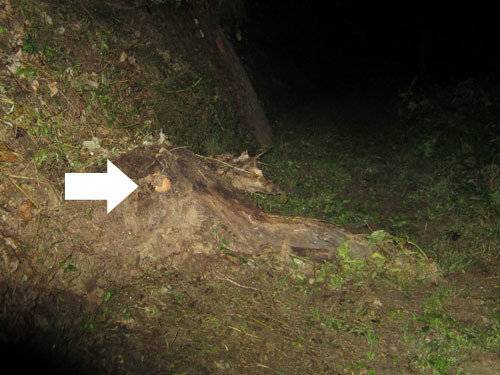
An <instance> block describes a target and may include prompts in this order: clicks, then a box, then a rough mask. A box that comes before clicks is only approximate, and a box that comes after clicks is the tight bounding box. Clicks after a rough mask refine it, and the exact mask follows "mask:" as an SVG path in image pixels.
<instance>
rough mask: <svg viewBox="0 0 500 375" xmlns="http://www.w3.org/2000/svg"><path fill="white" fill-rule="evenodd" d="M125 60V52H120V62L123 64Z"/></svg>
mask: <svg viewBox="0 0 500 375" xmlns="http://www.w3.org/2000/svg"><path fill="white" fill-rule="evenodd" d="M125 60H127V54H126V53H125V52H122V54H121V55H120V62H121V63H122V62H125Z"/></svg>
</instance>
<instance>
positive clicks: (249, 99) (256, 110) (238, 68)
mask: <svg viewBox="0 0 500 375" xmlns="http://www.w3.org/2000/svg"><path fill="white" fill-rule="evenodd" d="M215 42H216V44H217V48H218V50H219V53H220V57H221V60H222V61H223V62H224V64H225V65H226V66H227V70H228V72H230V76H231V81H232V84H233V89H234V95H235V100H236V104H237V107H238V112H239V116H240V119H241V121H242V122H243V125H244V126H245V127H246V128H248V129H252V130H253V134H254V136H255V139H256V140H257V142H258V143H259V146H260V147H261V148H263V149H265V148H268V147H269V146H271V142H272V131H271V127H270V125H269V122H268V121H267V117H266V114H265V113H264V111H263V110H262V106H261V105H260V103H259V100H258V98H257V94H256V93H255V90H254V88H253V85H252V83H251V82H250V79H249V78H248V75H247V73H246V71H245V69H244V68H243V66H242V65H241V62H240V60H239V59H238V56H237V55H236V53H235V51H234V49H233V47H232V45H231V43H230V42H229V40H227V38H226V36H225V35H224V32H223V31H222V30H221V29H220V28H217V29H216V30H215Z"/></svg>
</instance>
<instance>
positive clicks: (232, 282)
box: [216, 271, 263, 292]
mask: <svg viewBox="0 0 500 375" xmlns="http://www.w3.org/2000/svg"><path fill="white" fill-rule="evenodd" d="M216 273H217V274H219V275H220V276H222V277H217V278H218V279H219V280H225V281H228V282H230V283H231V284H234V285H236V286H239V287H240V288H243V289H251V290H256V291H258V292H263V290H261V289H257V288H254V287H253V286H245V285H241V284H238V283H237V282H236V281H234V280H231V279H230V278H229V277H227V276H225V275H223V274H222V273H220V272H217V271H216Z"/></svg>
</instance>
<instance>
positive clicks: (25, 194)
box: [4, 174, 40, 208]
mask: <svg viewBox="0 0 500 375" xmlns="http://www.w3.org/2000/svg"><path fill="white" fill-rule="evenodd" d="M4 176H5V177H7V179H8V180H9V181H10V182H11V183H12V185H14V186H15V187H16V188H17V189H18V190H19V191H20V192H21V193H23V194H24V196H25V197H26V198H28V199H29V201H30V202H31V203H32V204H33V206H35V207H36V208H40V205H39V204H38V203H36V202H35V201H34V200H33V198H31V197H30V195H29V194H28V193H26V192H25V191H24V190H23V188H22V187H20V186H19V185H18V184H16V183H15V182H14V180H13V179H12V178H11V177H10V176H9V175H8V174H4Z"/></svg>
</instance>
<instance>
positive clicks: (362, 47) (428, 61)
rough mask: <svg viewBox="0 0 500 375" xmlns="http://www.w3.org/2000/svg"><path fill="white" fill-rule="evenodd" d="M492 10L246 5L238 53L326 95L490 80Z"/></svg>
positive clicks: (479, 5)
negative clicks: (413, 83)
mask: <svg viewBox="0 0 500 375" xmlns="http://www.w3.org/2000/svg"><path fill="white" fill-rule="evenodd" d="M493 4H494V2H491V3H488V2H477V1H469V2H439V1H436V2H433V3H429V2H425V1H423V2H422V1H412V2H409V1H399V2H385V1H378V2H375V1H373V2H365V1H315V2H312V1H247V2H246V23H245V28H244V33H245V35H244V37H245V38H246V40H244V43H246V46H245V50H246V54H247V56H248V58H249V59H250V60H252V58H254V59H256V60H258V61H259V63H263V61H264V60H265V64H267V66H268V67H269V68H270V69H272V71H273V73H272V74H274V75H276V76H277V77H279V79H281V80H283V81H286V82H287V83H288V84H290V85H293V86H294V87H295V88H298V89H304V87H305V86H307V84H310V85H312V86H310V88H312V89H314V90H320V91H326V92H332V93H340V92H342V91H351V90H356V89H363V88H366V87H372V88H373V87H384V86H385V87H388V86H389V87H397V86H405V85H406V86H408V85H409V84H410V82H411V81H412V80H413V79H414V78H415V76H416V75H418V83H419V84H421V85H425V84H429V83H437V84H448V83H450V84H453V83H454V82H456V81H460V80H465V79H467V78H469V77H471V76H481V77H490V78H497V77H498V73H499V71H500V69H499V43H498V37H499V30H500V28H499V23H498V12H497V11H496V10H495V7H494V5H493ZM257 64H258V63H257Z"/></svg>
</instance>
